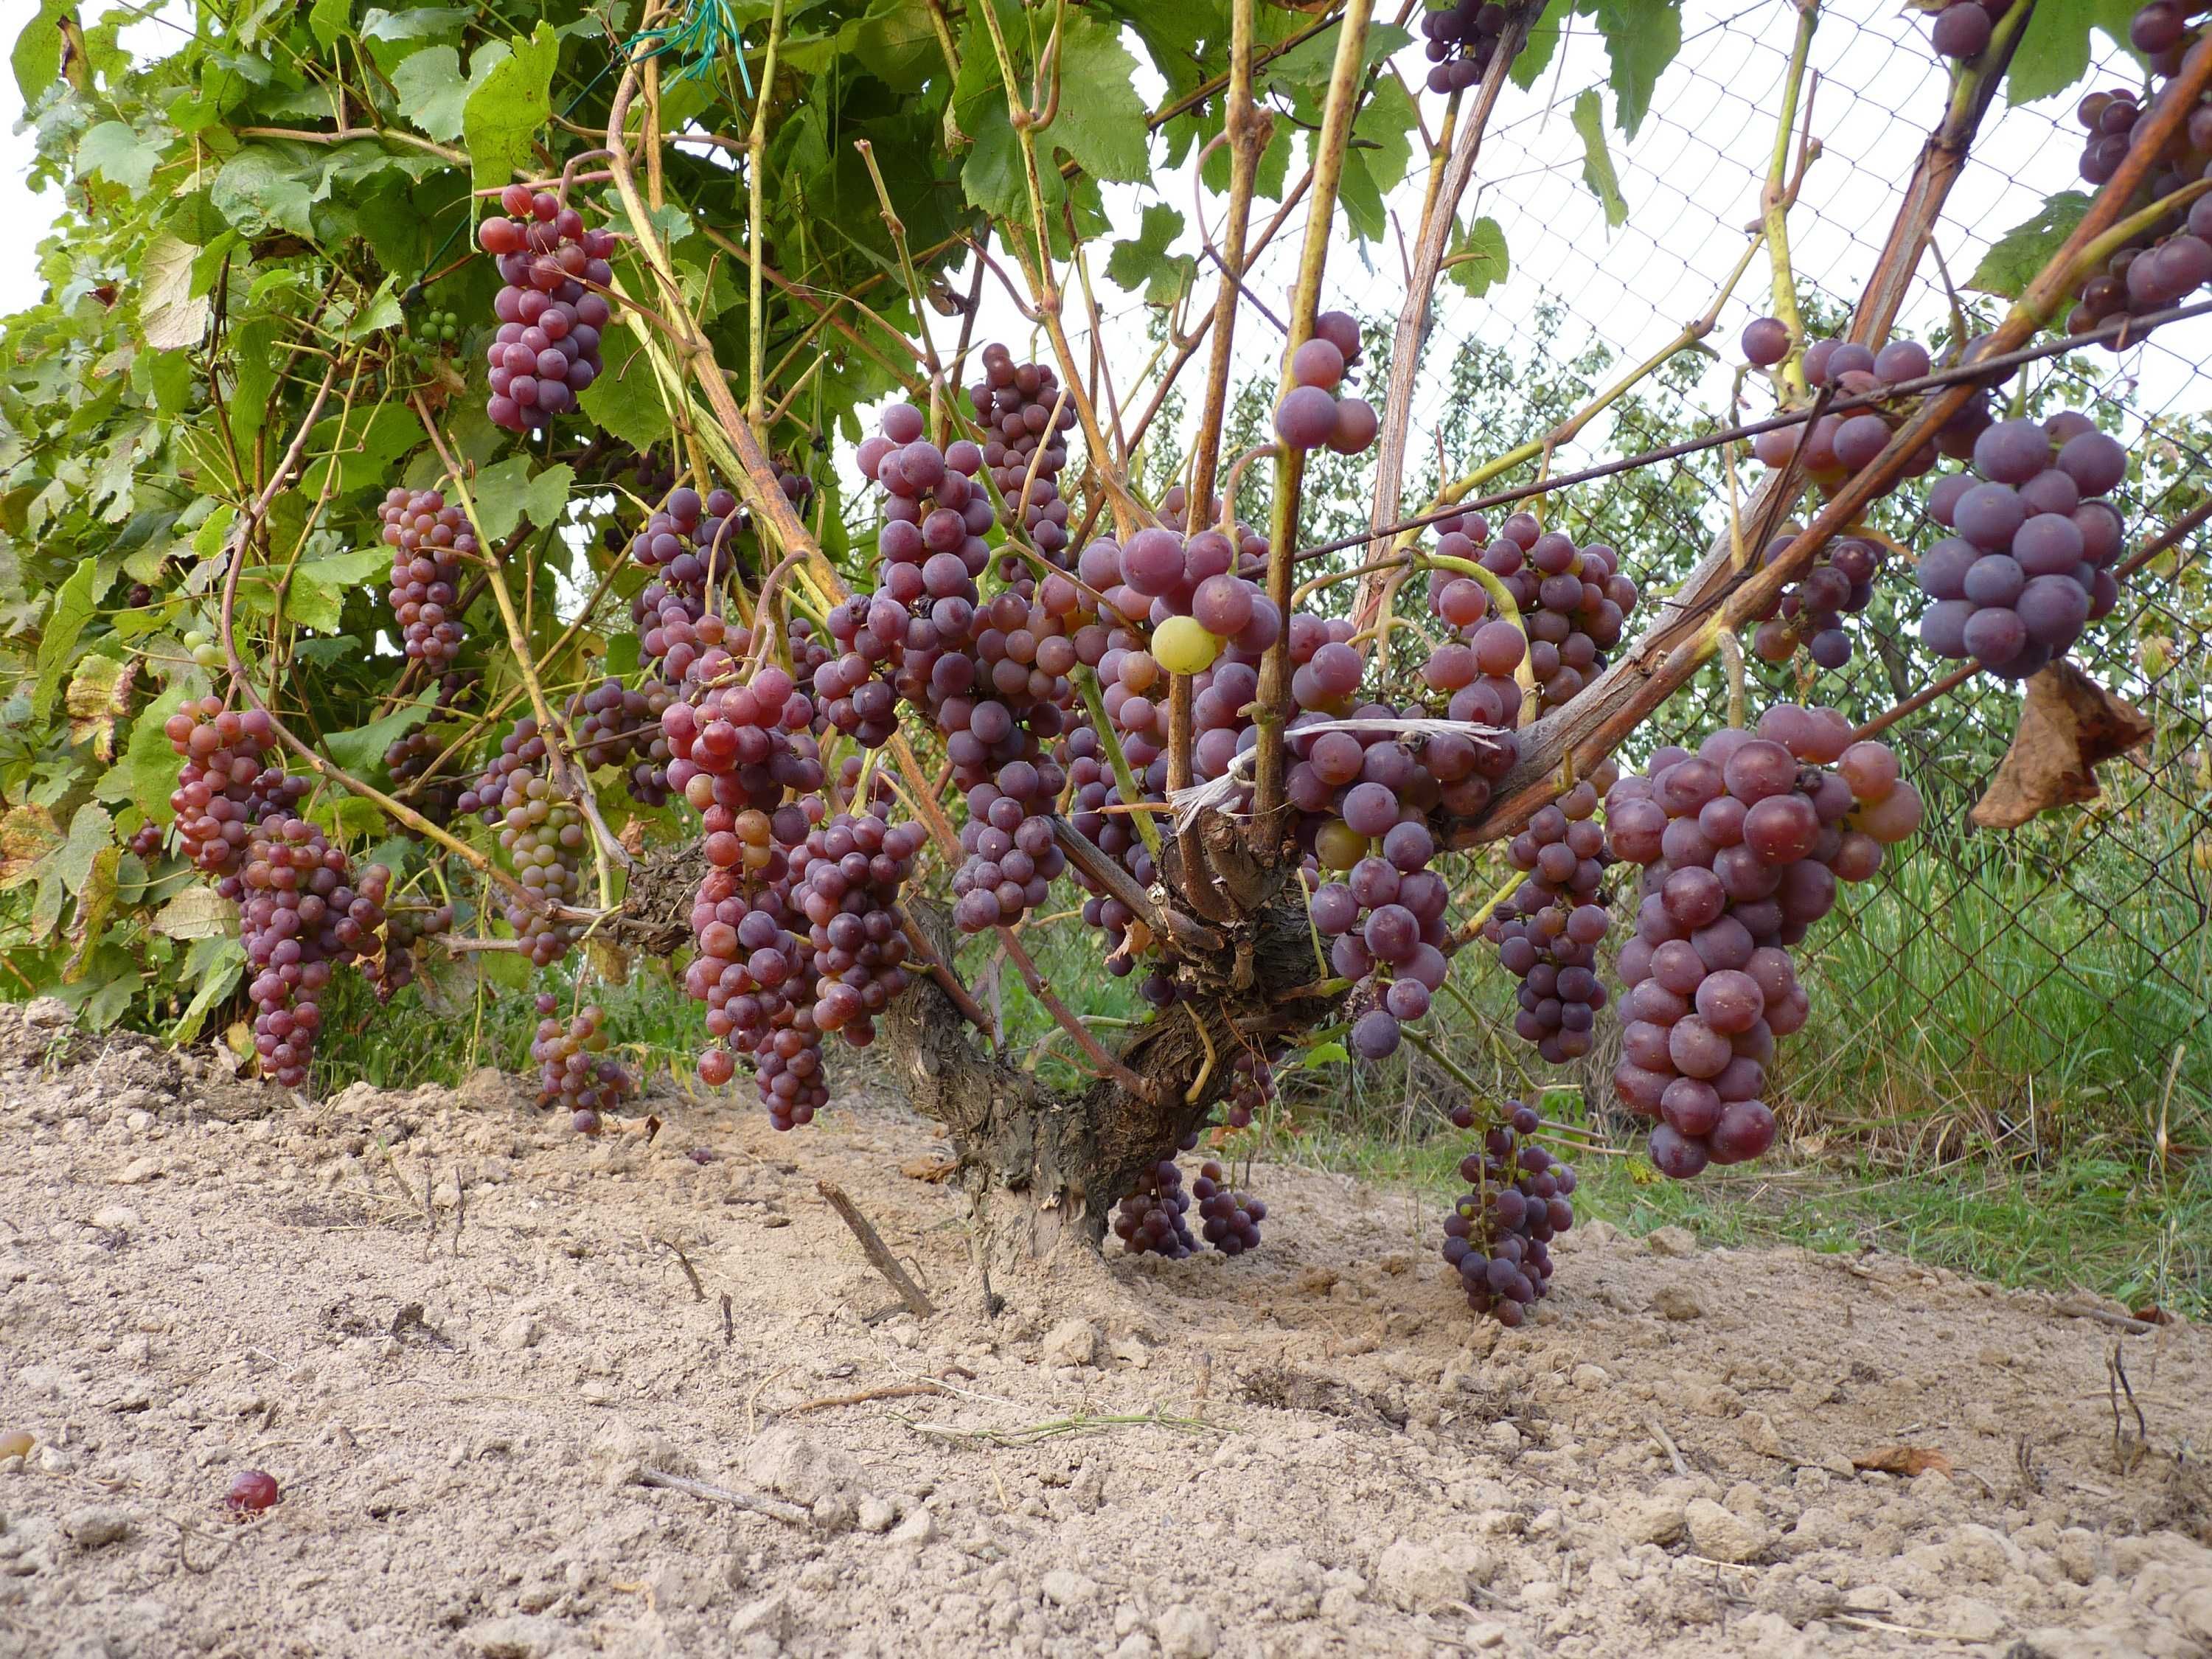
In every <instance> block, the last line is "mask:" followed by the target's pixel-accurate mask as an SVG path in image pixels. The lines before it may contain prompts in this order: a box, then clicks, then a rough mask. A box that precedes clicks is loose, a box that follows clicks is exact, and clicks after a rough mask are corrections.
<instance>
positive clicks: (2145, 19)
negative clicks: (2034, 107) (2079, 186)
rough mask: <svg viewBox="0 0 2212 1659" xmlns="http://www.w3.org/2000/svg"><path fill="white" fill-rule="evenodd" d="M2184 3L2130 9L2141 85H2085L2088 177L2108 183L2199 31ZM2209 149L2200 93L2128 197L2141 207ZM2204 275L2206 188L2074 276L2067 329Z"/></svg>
mask: <svg viewBox="0 0 2212 1659" xmlns="http://www.w3.org/2000/svg"><path fill="white" fill-rule="evenodd" d="M2189 9H2199V10H2201V9H2202V8H2189ZM2189 9H2185V8H2184V7H2181V6H2179V5H2176V4H2173V3H2172V0H2152V3H2151V4H2149V5H2148V6H2145V7H2144V8H2143V9H2142V10H2141V11H2138V12H2137V13H2136V15H2135V19H2134V21H2133V22H2132V23H2131V24H2130V27H2129V31H2128V33H2129V39H2130V42H2131V44H2133V46H2135V48H2136V50H2137V51H2138V52H2142V54H2143V55H2144V56H2145V57H2146V58H2148V59H2149V60H2150V64H2151V70H2152V74H2153V80H2152V82H2151V85H2150V86H2149V87H2148V88H2147V89H2146V90H2144V91H2142V92H2140V93H2138V92H2136V91H2135V90H2134V89H2132V88H2126V87H2115V88H2112V90H2111V91H2109V92H2093V93H2091V94H2089V95H2088V96H2087V97H2086V98H2084V99H2082V100H2081V104H2080V106H2078V107H2077V108H2076V109H2075V115H2076V116H2077V118H2079V119H2080V121H2081V125H2082V126H2083V127H2085V128H2087V131H2088V141H2087V143H2086V144H2085V145H2084V147H2083V149H2082V151H2081V176H2082V178H2084V179H2087V180H2088V182H2089V183H2091V184H2093V185H2103V184H2106V183H2108V182H2109V181H2110V180H2111V179H2112V177H2113V176H2114V175H2115V174H2116V173H2118V172H2119V170H2120V167H2121V164H2122V163H2123V162H2124V161H2126V160H2127V159H2128V155H2129V153H2130V150H2132V149H2134V148H2135V147H2136V145H2137V144H2139V143H2142V142H2143V140H2142V134H2141V133H2140V131H2138V129H2139V128H2140V127H2141V125H2142V118H2143V116H2144V114H2145V113H2146V112H2148V108H2149V106H2150V104H2151V102H2152V101H2153V100H2154V99H2155V98H2156V97H2157V95H2158V93H2159V83H2158V77H2160V76H2169V75H2172V73H2173V71H2174V70H2176V69H2178V68H2179V66H2180V64H2181V59H2182V58H2183V56H2184V55H2185V53H2186V52H2187V51H2188V50H2189V48H2190V47H2191V46H2193V45H2195V44H2196V41H2197V36H2198V33H2199V32H2200V31H2199V29H2198V27H2197V26H2196V25H2193V24H2191V22H2190V21H2189V18H2188V15H2187V14H2188V10H2189ZM2208 156H2212V99H2206V100H2199V102H2198V103H2197V107H2196V108H2195V109H2193V110H2191V112H2190V113H2189V118H2188V120H2187V121H2185V123H2183V125H2182V126H2181V128H2180V130H2179V131H2177V132H2176V133H2175V134H2174V135H2173V137H2172V138H2171V139H2170V140H2168V142H2167V143H2166V149H2164V150H2162V151H2161V152H2160V154H2159V155H2157V156H2155V157H2154V160H2153V162H2152V166H2151V168H2150V172H2149V173H2148V177H2147V178H2146V179H2145V181H2144V183H2143V185H2142V187H2141V188H2139V189H2138V190H2137V191H2136V195H2135V197H2134V198H2133V199H2132V200H2131V201H2130V204H2129V205H2130V208H2131V209H2141V208H2145V207H2148V206H2149V205H2150V204H2152V203H2154V202H2155V201H2159V200H2160V199H2162V198H2164V197H2168V196H2171V195H2172V194H2173V193H2174V191H2178V190H2179V189H2181V188H2182V187H2183V186H2184V185H2189V184H2191V183H2194V182H2195V181H2196V180H2197V179H2198V178H2199V177H2200V176H2201V175H2202V174H2203V171H2204V168H2205V166H2206V158H2207V157H2208ZM2207 282H2212V197H2202V196H2200V197H2197V199H2196V200H2195V201H2193V202H2191V204H2189V205H2188V207H2187V208H2186V210H2182V209H2179V208H2177V209H2176V210H2174V211H2172V212H2171V213H2168V214H2166V215H2164V216H2161V217H2160V219H2159V220H2158V221H2157V222H2154V223H2153V224H2151V225H2149V226H2147V227H2146V228H2144V229H2143V230H2142V231H2141V232H2140V233H2139V234H2136V236H2135V237H2134V238H2133V239H2131V240H2130V241H2129V242H2128V244H2127V245H2126V246H2124V247H2119V248H2116V249H2114V250H2113V252H2112V254H2111V255H2110V257H2109V258H2106V262H2105V264H2104V268H2103V269H2102V270H2094V271H2092V272H2090V273H2089V274H2088V275H2087V276H2086V277H2085V278H2084V279H2083V280H2082V283H2081V288H2080V289H2079V291H2078V293H2077V295H2076V298H2077V300H2078V303H2077V304H2076V305H2075V307H2074V309H2073V311H2072V312H2071V313H2069V315H2068V317H2067V319H2066V329H2067V331H2068V332H2069V333H2072V334H2079V333H2081V332H2083V331H2086V330H2087V329H2091V328H2093V327H2095V326H2096V325H2098V324H2100V323H2102V322H2105V321H2106V320H2107V319H2111V318H2113V317H2118V316H2123V315H2136V316H2140V315H2142V314H2144V313H2149V312H2154V311H2160V310H2163V309H2164V308H2165V307H2168V306H2171V305H2173V304H2174V303H2176V302H2177V301H2180V300H2183V299H2185V298H2187V297H2188V295H2190V294H2191V293H2192V292H2194V291H2195V290H2196V289H2199V288H2201V287H2203V285H2204V284H2205V283H2207ZM2141 338H2142V331H2141V330H2140V329H2130V330H2128V331H2124V333H2122V334H2121V335H2120V336H2118V337H2117V338H2115V339H2113V340H2112V342H2111V346H2112V349H2114V350H2116V351H2117V350H2119V349H2123V348H2124V346H2125V345H2127V344H2129V343H2132V342H2133V341H2136V340H2140V339H2141Z"/></svg>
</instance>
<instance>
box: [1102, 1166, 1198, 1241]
mask: <svg viewBox="0 0 2212 1659" xmlns="http://www.w3.org/2000/svg"><path fill="white" fill-rule="evenodd" d="M1189 1209H1190V1194H1188V1193H1187V1192H1185V1191H1184V1190H1183V1185H1182V1167H1181V1166H1180V1165H1178V1164H1176V1161H1175V1159H1173V1158H1162V1159H1161V1160H1160V1161H1159V1162H1158V1164H1154V1165H1152V1168H1151V1169H1150V1170H1146V1172H1145V1174H1144V1176H1143V1177H1142V1178H1141V1179H1140V1180H1139V1182H1137V1186H1136V1189H1135V1190H1134V1191H1133V1192H1131V1193H1129V1194H1127V1195H1126V1196H1125V1197H1124V1198H1123V1199H1122V1200H1121V1204H1120V1205H1119V1206H1117V1207H1116V1208H1115V1212H1114V1237H1116V1238H1118V1239H1120V1240H1121V1248H1122V1249H1125V1250H1127V1252H1128V1253H1129V1254H1130V1255H1147V1254H1149V1255H1164V1256H1165V1257H1166V1258H1167V1259H1168V1260H1169V1261H1182V1260H1183V1259H1184V1258H1185V1257H1186V1256H1192V1255H1197V1254H1198V1240H1197V1239H1196V1238H1195V1237H1193V1236H1192V1233H1191V1231H1190V1223H1189V1222H1188V1221H1187V1220H1185V1219H1184V1217H1185V1215H1186V1214H1187V1213H1188V1212H1189Z"/></svg>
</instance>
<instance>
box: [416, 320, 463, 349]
mask: <svg viewBox="0 0 2212 1659" xmlns="http://www.w3.org/2000/svg"><path fill="white" fill-rule="evenodd" d="M460 337H461V319H460V315H459V313H458V312H452V311H418V312H416V313H415V314H414V317H413V318H412V319H411V320H410V322H409V324H408V329H407V341H408V343H409V344H410V345H411V346H412V347H413V348H414V349H416V351H419V352H422V353H424V354H425V355H435V353H437V352H438V351H440V350H441V349H443V348H445V347H447V346H449V345H453V344H455V343H458V342H459V339H460Z"/></svg>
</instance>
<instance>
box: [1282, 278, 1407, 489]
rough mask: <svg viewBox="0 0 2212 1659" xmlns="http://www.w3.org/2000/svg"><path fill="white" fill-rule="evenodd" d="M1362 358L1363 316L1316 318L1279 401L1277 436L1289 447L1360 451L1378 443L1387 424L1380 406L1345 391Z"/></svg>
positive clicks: (1336, 314)
mask: <svg viewBox="0 0 2212 1659" xmlns="http://www.w3.org/2000/svg"><path fill="white" fill-rule="evenodd" d="M1358 361H1359V319H1358V318H1356V317H1354V316H1353V315H1352V313H1350V312H1347V311H1324V312H1323V313H1321V315H1319V316H1318V317H1316V318H1315V319H1314V331H1313V337H1312V338H1310V339H1309V340H1308V341H1306V343H1304V344H1303V345H1301V346H1300V347H1299V348H1298V349H1297V350H1296V351H1295V352H1293V353H1291V389H1290V390H1289V391H1288V392H1285V393H1284V394H1283V397H1282V400H1281V401H1280V402H1279V403H1278V404H1276V405H1275V435H1276V436H1277V437H1278V438H1279V439H1280V440H1282V441H1283V443H1284V444H1285V447H1289V448H1291V449H1295V450H1301V451H1304V450H1314V449H1322V448H1327V449H1328V450H1329V451H1331V452H1332V453H1335V454H1339V455H1357V454H1359V453H1362V452H1363V451H1364V450H1365V449H1366V448H1367V447H1368V446H1370V444H1372V443H1373V442H1374V441H1375V435H1376V432H1377V430H1379V429H1380V428H1381V425H1382V422H1381V420H1380V419H1379V418H1378V417H1377V416H1376V413H1375V407H1374V405H1373V404H1370V403H1369V402H1368V401H1367V400H1366V399H1365V398H1354V397H1351V396H1347V395H1345V394H1344V392H1343V386H1344V377H1345V374H1346V372H1347V371H1348V370H1349V369H1350V368H1352V366H1353V365H1355V364H1356V363H1358Z"/></svg>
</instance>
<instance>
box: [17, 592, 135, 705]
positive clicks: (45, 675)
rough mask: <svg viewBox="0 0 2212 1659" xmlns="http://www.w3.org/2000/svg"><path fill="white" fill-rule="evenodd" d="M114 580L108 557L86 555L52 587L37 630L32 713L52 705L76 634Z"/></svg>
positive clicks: (89, 618) (87, 620)
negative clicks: (48, 607) (49, 605)
mask: <svg viewBox="0 0 2212 1659" xmlns="http://www.w3.org/2000/svg"><path fill="white" fill-rule="evenodd" d="M113 580H115V565H114V563H113V562H112V561H111V560H107V559H87V560H85V561H84V562H82V564H80V565H78V566H77V568H76V569H75V570H73V571H71V572H70V578H69V580H67V581H65V582H64V583H63V584H62V585H61V586H60V588H59V589H58V590H57V591H56V592H55V594H54V605H53V609H52V611H48V612H47V613H46V626H45V627H44V628H43V629H41V630H40V634H39V661H38V667H39V677H38V678H37V680H36V681H35V682H34V683H33V685H32V688H31V712H32V713H33V714H37V715H41V716H43V715H44V714H46V710H47V709H48V708H52V706H53V701H54V694H55V693H56V692H58V691H59V690H61V687H62V675H63V673H64V671H66V670H67V669H68V667H69V665H70V653H72V652H74V651H75V650H76V642H77V637H78V635H82V633H83V632H84V626H85V624H86V623H88V622H90V621H91V620H92V613H93V608H94V606H95V605H98V604H99V603H100V596H101V595H102V594H104V593H106V592H107V586H108V584H109V583H110V582H112V581H113Z"/></svg>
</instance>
